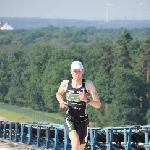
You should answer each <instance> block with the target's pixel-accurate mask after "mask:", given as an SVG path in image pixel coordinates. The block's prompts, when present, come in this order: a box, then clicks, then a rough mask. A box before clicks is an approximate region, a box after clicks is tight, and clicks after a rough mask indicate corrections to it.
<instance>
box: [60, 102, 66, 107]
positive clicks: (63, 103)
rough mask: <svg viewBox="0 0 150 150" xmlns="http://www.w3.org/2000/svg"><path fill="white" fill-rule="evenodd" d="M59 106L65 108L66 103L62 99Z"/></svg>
mask: <svg viewBox="0 0 150 150" xmlns="http://www.w3.org/2000/svg"><path fill="white" fill-rule="evenodd" d="M59 107H60V108H67V103H66V102H64V101H61V102H59Z"/></svg>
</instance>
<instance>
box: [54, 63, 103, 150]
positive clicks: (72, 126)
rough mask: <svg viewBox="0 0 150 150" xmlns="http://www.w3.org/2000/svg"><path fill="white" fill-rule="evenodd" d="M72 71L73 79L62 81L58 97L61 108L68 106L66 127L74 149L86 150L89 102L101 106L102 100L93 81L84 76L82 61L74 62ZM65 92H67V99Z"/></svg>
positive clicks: (97, 106)
mask: <svg viewBox="0 0 150 150" xmlns="http://www.w3.org/2000/svg"><path fill="white" fill-rule="evenodd" d="M70 72H71V75H72V80H71V81H69V80H63V81H62V82H61V84H60V87H59V89H58V91H57V93H56V98H57V100H58V102H59V105H60V108H68V109H67V112H66V115H65V128H66V129H67V131H68V134H69V138H70V140H71V145H72V150H84V147H85V145H86V142H87V137H88V126H89V119H88V114H87V111H86V107H87V104H89V105H91V106H93V107H95V108H100V107H101V102H100V99H99V96H98V93H97V91H96V89H95V86H94V84H93V82H92V81H90V80H86V79H83V78H82V75H83V73H84V69H83V65H82V63H81V62H80V61H74V62H72V64H71V71H70ZM64 93H66V99H65V100H64V99H63V95H64ZM65 101H66V102H65Z"/></svg>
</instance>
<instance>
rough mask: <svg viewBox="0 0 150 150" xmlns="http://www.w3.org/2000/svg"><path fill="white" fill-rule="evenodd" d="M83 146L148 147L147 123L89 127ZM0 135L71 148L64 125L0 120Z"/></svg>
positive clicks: (109, 149) (101, 149) (104, 149)
mask: <svg viewBox="0 0 150 150" xmlns="http://www.w3.org/2000/svg"><path fill="white" fill-rule="evenodd" d="M88 134H89V135H88V141H87V145H86V148H85V150H150V125H145V126H140V125H139V126H136V125H135V126H120V127H105V128H100V127H97V128H92V127H89V128H88ZM0 138H1V139H7V140H10V141H15V142H20V143H25V144H28V145H30V146H37V147H41V148H45V149H52V150H53V149H54V150H70V149H71V144H70V140H69V137H68V135H67V134H66V130H65V128H64V126H63V125H59V124H48V123H34V122H31V123H30V122H24V123H18V122H5V121H0Z"/></svg>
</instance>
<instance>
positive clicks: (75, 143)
mask: <svg viewBox="0 0 150 150" xmlns="http://www.w3.org/2000/svg"><path fill="white" fill-rule="evenodd" d="M69 138H70V140H71V145H72V150H80V149H79V148H80V142H79V136H78V134H77V133H76V132H73V133H69Z"/></svg>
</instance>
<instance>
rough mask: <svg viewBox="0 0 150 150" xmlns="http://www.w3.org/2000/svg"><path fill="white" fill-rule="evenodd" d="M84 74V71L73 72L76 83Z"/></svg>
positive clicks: (76, 70)
mask: <svg viewBox="0 0 150 150" xmlns="http://www.w3.org/2000/svg"><path fill="white" fill-rule="evenodd" d="M83 73H84V71H83V70H82V71H81V70H80V69H74V70H71V75H72V78H73V79H74V80H76V81H78V80H80V79H81V78H82V74H83Z"/></svg>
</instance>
